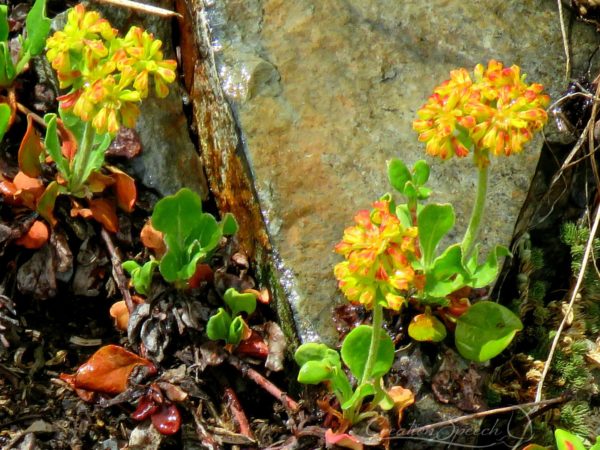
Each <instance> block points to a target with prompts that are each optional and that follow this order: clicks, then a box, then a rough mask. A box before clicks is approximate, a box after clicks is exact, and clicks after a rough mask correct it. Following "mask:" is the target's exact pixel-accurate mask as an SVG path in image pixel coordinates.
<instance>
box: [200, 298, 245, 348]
mask: <svg viewBox="0 0 600 450" xmlns="http://www.w3.org/2000/svg"><path fill="white" fill-rule="evenodd" d="M223 300H224V301H225V305H226V306H227V308H219V311H218V312H217V313H216V314H215V315H214V316H212V317H211V318H210V319H209V320H208V323H207V324H206V334H207V335H208V337H209V338H210V339H212V340H213V341H218V340H223V341H225V342H226V343H227V344H230V345H238V344H239V343H240V341H241V340H242V338H243V337H244V333H245V331H246V330H247V329H248V325H247V324H246V322H245V321H244V318H243V317H242V315H241V314H242V313H246V314H247V315H248V316H249V315H251V314H252V313H253V312H254V310H255V309H256V296H255V295H254V294H252V293H240V292H238V291H237V290H236V289H235V288H229V289H227V290H226V291H225V294H224V295H223Z"/></svg>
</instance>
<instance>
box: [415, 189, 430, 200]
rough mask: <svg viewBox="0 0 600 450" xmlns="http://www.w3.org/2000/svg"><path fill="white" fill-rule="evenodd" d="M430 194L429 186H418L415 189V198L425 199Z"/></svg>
mask: <svg viewBox="0 0 600 450" xmlns="http://www.w3.org/2000/svg"><path fill="white" fill-rule="evenodd" d="M430 195H431V189H429V188H426V187H419V188H418V189H417V198H418V199H419V200H425V199H427V198H429V196H430Z"/></svg>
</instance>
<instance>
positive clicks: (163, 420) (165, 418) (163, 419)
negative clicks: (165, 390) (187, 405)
mask: <svg viewBox="0 0 600 450" xmlns="http://www.w3.org/2000/svg"><path fill="white" fill-rule="evenodd" d="M152 425H154V428H156V429H157V430H158V431H159V432H160V433H161V434H175V433H177V432H178V431H179V427H180V426H181V415H180V414H179V410H178V409H177V406H175V405H174V404H172V403H165V404H163V405H161V407H160V409H159V410H158V411H157V412H156V413H154V414H153V415H152Z"/></svg>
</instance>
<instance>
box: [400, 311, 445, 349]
mask: <svg viewBox="0 0 600 450" xmlns="http://www.w3.org/2000/svg"><path fill="white" fill-rule="evenodd" d="M408 335H409V336H410V337H411V338H413V339H414V340H415V341H420V342H440V341H443V340H444V339H445V338H446V327H445V326H444V324H443V323H442V322H440V321H439V319H438V318H437V317H435V316H432V315H431V314H417V315H416V316H415V317H413V319H412V320H411V322H410V324H409V325H408Z"/></svg>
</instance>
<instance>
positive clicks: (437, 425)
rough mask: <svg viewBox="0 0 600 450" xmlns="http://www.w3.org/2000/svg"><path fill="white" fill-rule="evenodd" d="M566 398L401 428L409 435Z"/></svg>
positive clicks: (505, 407) (548, 403)
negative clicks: (406, 428) (408, 428)
mask: <svg viewBox="0 0 600 450" xmlns="http://www.w3.org/2000/svg"><path fill="white" fill-rule="evenodd" d="M567 399H568V397H566V396H561V397H556V398H552V399H549V400H542V401H541V402H529V403H523V404H520V405H512V406H504V407H502V408H495V409H488V410H487V411H480V412H476V413H473V414H467V415H466V416H461V417H456V418H454V419H449V420H444V421H442V422H436V423H431V424H429V425H424V426H422V427H418V428H413V429H410V430H401V431H400V432H401V433H402V435H403V436H410V435H412V434H419V433H423V432H426V431H429V430H434V429H436V428H443V427H447V426H448V425H454V424H455V423H460V422H466V421H469V420H473V419H480V418H482V417H487V416H493V415H495V414H503V413H507V412H511V411H518V410H522V409H523V408H529V407H539V406H547V405H553V404H556V403H562V402H565V401H566V400H567ZM392 437H393V436H392Z"/></svg>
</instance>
